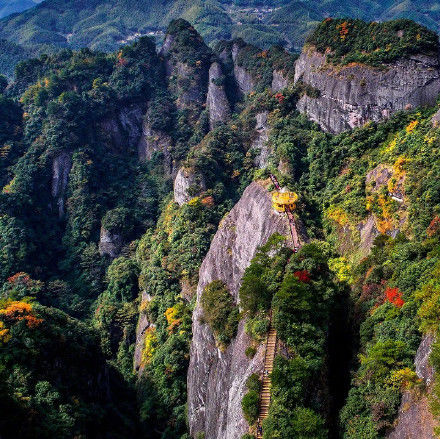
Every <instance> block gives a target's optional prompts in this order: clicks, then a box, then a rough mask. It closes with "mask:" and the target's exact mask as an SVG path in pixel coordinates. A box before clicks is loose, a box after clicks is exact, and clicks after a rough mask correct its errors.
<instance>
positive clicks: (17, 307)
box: [0, 301, 43, 328]
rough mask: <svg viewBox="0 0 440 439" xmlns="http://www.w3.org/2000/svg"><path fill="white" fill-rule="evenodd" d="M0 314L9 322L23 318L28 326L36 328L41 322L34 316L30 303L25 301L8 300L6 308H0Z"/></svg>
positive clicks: (41, 320)
mask: <svg viewBox="0 0 440 439" xmlns="http://www.w3.org/2000/svg"><path fill="white" fill-rule="evenodd" d="M0 316H2V317H3V318H4V320H6V321H9V322H11V323H15V322H19V321H22V320H24V321H25V322H26V325H27V327H28V328H36V327H37V326H38V325H40V324H41V323H42V322H43V319H39V318H37V317H36V316H35V314H34V311H33V309H32V305H31V304H30V303H27V302H18V301H13V302H10V303H9V304H7V306H6V308H4V309H0Z"/></svg>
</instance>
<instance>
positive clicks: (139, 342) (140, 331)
mask: <svg viewBox="0 0 440 439" xmlns="http://www.w3.org/2000/svg"><path fill="white" fill-rule="evenodd" d="M150 301H151V296H150V295H149V294H148V293H147V292H146V291H142V294H141V304H140V307H139V308H140V312H139V319H138V324H137V327H136V344H135V349H134V358H133V368H134V370H135V371H137V372H138V373H139V374H142V372H143V370H144V365H143V364H142V350H143V348H144V344H145V331H146V330H147V329H148V328H149V327H150V326H151V323H150V320H149V318H148V314H147V312H146V308H147V306H148V304H149V302H150Z"/></svg>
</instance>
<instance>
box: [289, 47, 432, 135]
mask: <svg viewBox="0 0 440 439" xmlns="http://www.w3.org/2000/svg"><path fill="white" fill-rule="evenodd" d="M300 80H301V81H303V82H304V83H306V84H308V85H310V86H312V87H314V88H315V89H317V90H318V91H319V97H310V96H307V95H304V96H302V97H301V99H300V100H299V102H298V109H299V111H301V112H302V113H306V114H307V115H308V116H309V118H310V119H312V120H313V121H315V122H317V123H318V124H319V125H320V126H321V128H322V129H323V130H325V131H328V132H332V133H340V132H342V131H345V130H349V129H352V128H356V127H360V126H362V125H364V124H365V123H366V122H368V121H380V120H383V119H385V118H388V117H389V116H390V115H391V114H393V113H394V112H396V111H398V110H405V109H406V110H408V109H411V108H415V107H418V106H422V105H434V104H435V102H436V99H437V96H438V94H439V93H440V64H439V57H438V55H437V54H435V55H417V56H416V55H413V56H411V57H409V58H406V59H404V58H401V59H397V60H396V61H393V62H392V63H390V64H387V65H386V68H380V69H379V68H375V67H372V66H366V65H362V64H358V63H351V64H347V65H338V66H336V65H333V64H331V62H330V61H329V60H328V56H327V55H326V54H324V53H320V52H318V51H317V50H316V49H315V48H314V47H313V46H306V47H305V49H304V50H303V52H302V54H301V56H300V57H299V59H298V60H297V62H296V67H295V82H298V81H300Z"/></svg>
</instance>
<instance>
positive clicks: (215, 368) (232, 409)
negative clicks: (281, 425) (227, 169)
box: [188, 182, 288, 439]
mask: <svg viewBox="0 0 440 439" xmlns="http://www.w3.org/2000/svg"><path fill="white" fill-rule="evenodd" d="M275 232H278V233H281V234H285V235H287V234H288V228H287V221H286V220H285V218H284V217H282V216H278V215H277V214H276V213H274V212H273V210H272V206H271V198H270V194H269V193H268V192H267V191H266V189H265V188H264V187H263V186H262V185H261V184H259V183H257V182H254V183H252V184H251V185H250V186H248V188H247V189H246V190H245V191H244V193H243V196H242V197H241V199H240V201H239V202H238V203H237V204H236V205H235V207H234V208H233V209H232V210H231V212H230V213H229V214H228V216H227V217H226V218H225V219H224V220H223V221H222V223H221V224H220V226H219V229H218V231H217V233H216V235H215V237H214V239H213V241H212V243H211V247H210V249H209V252H208V254H207V255H206V257H205V259H204V261H203V263H202V266H201V268H200V272H199V284H198V287H197V303H196V307H195V310H194V314H193V341H192V344H191V357H190V365H189V370H188V420H189V426H190V431H191V434H192V435H193V436H195V435H196V433H199V432H200V433H201V432H204V433H205V437H206V438H207V439H208V438H209V439H225V438H227V439H239V438H241V436H242V435H243V434H244V433H246V432H247V429H248V424H247V422H246V421H245V419H244V418H243V414H242V411H241V400H242V397H243V395H244V393H245V392H246V380H247V378H248V377H249V376H250V375H251V374H252V373H254V372H259V371H261V369H262V367H263V356H264V349H263V346H260V348H259V350H258V351H257V353H256V355H255V356H254V357H253V358H252V359H249V358H248V357H246V355H245V350H246V347H248V346H249V344H250V338H249V337H248V336H247V335H246V334H245V332H244V322H243V321H241V322H240V324H239V328H238V333H237V336H236V338H235V339H234V340H233V341H232V342H231V343H230V345H229V346H228V347H227V349H226V350H225V351H221V350H219V349H218V348H217V346H216V343H215V340H214V336H213V334H212V332H211V330H210V328H209V326H208V325H207V324H204V323H202V322H201V316H202V309H201V305H200V298H201V295H202V292H203V290H204V289H205V287H206V286H207V285H208V284H209V283H211V282H212V281H214V280H222V281H223V282H225V284H226V285H227V287H228V289H229V291H230V293H231V294H232V295H233V297H234V299H235V300H236V301H237V302H238V291H239V288H240V282H241V278H242V276H243V273H244V270H245V269H246V267H247V266H248V265H249V263H250V261H251V259H252V258H253V257H254V255H255V253H256V250H257V248H258V247H260V246H261V245H263V244H264V243H265V242H266V241H267V239H268V238H269V237H270V236H271V235H272V234H273V233H275Z"/></svg>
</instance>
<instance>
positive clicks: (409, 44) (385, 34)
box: [307, 19, 439, 66]
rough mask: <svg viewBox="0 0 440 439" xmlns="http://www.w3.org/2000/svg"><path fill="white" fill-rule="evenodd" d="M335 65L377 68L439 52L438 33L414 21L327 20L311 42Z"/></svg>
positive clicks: (308, 40) (309, 41) (314, 34)
mask: <svg viewBox="0 0 440 439" xmlns="http://www.w3.org/2000/svg"><path fill="white" fill-rule="evenodd" d="M307 42H308V43H309V44H313V45H314V46H316V48H317V50H318V51H320V52H322V53H324V52H325V51H326V50H327V48H330V50H331V51H332V53H331V55H330V56H329V58H330V59H331V60H332V61H333V62H335V63H342V64H348V63H351V62H361V63H365V64H370V65H374V66H382V65H383V63H387V62H391V61H394V60H395V59H397V58H401V57H409V56H410V55H413V54H419V53H423V54H431V53H435V52H437V51H438V46H439V43H438V36H437V35H436V34H435V32H433V31H431V30H428V29H427V28H425V27H423V26H421V25H419V24H417V23H415V22H414V21H411V20H406V19H400V20H393V21H388V22H383V23H377V22H371V23H366V22H364V21H362V20H347V19H337V20H332V19H326V20H324V21H323V22H322V23H321V24H320V25H319V26H318V27H317V28H316V30H315V31H314V32H313V33H312V34H311V35H310V37H309V38H308V39H307Z"/></svg>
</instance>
